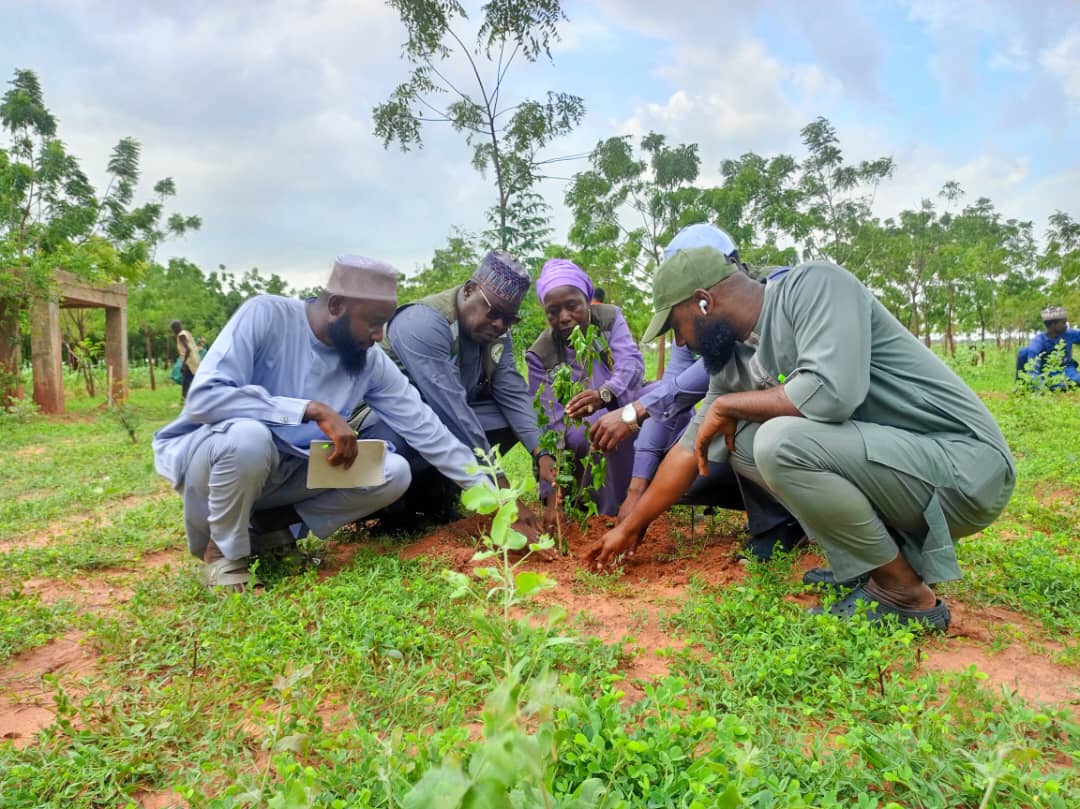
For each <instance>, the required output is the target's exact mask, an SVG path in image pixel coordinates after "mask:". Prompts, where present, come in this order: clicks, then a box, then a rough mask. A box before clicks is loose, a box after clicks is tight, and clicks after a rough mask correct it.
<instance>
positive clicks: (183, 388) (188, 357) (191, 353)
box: [169, 320, 201, 401]
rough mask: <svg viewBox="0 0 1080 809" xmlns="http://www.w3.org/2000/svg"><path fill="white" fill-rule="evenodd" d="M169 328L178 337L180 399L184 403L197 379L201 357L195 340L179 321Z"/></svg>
mask: <svg viewBox="0 0 1080 809" xmlns="http://www.w3.org/2000/svg"><path fill="white" fill-rule="evenodd" d="M169 328H171V329H172V333H173V335H174V336H175V337H176V353H177V354H178V355H179V357H180V399H181V400H182V401H184V400H187V395H188V391H189V390H191V381H192V380H193V379H194V378H195V372H196V371H198V370H199V360H200V359H201V357H200V354H199V350H198V348H197V347H196V346H195V338H194V337H192V336H191V332H189V331H188V330H187V329H185V328H184V325H183V324H182V323H181V322H180V321H179V320H174V321H173V322H172V323H170V324H169Z"/></svg>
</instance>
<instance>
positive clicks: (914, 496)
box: [714, 416, 1015, 584]
mask: <svg viewBox="0 0 1080 809" xmlns="http://www.w3.org/2000/svg"><path fill="white" fill-rule="evenodd" d="M721 443H722V439H721ZM714 446H715V445H714ZM731 460H732V464H733V465H734V467H735V469H736V471H737V472H738V473H739V474H740V475H744V476H746V477H748V478H750V479H751V480H754V481H756V482H757V483H759V484H761V485H762V486H764V487H765V488H767V489H768V490H769V491H770V492H772V494H773V495H774V496H775V497H776V499H777V500H779V501H780V502H781V503H783V504H784V505H785V506H786V507H787V509H788V510H789V511H790V512H791V513H792V514H794V515H795V516H796V517H797V518H798V520H799V522H800V523H802V525H803V527H804V528H805V529H806V531H807V533H808V534H809V535H810V536H811V537H813V538H814V539H815V540H816V541H817V543H818V544H819V545H820V547H821V548H822V550H824V552H825V555H826V556H827V557H828V559H829V563H830V565H831V566H832V568H833V570H834V572H835V573H836V578H837V579H838V580H841V581H844V580H847V579H853V578H855V577H857V576H861V575H863V574H864V573H867V572H869V571H871V570H873V569H875V568H877V567H880V566H881V565H883V564H886V563H888V562H891V561H892V560H893V559H895V558H896V555H897V553H898V552H899V553H903V554H904V557H905V558H906V559H907V560H908V562H910V563H911V566H912V567H913V568H914V569H915V571H916V572H917V573H918V574H919V575H920V576H922V578H923V580H924V581H926V582H927V583H928V584H933V583H935V582H940V581H949V580H951V579H958V578H960V567H959V565H958V564H957V561H956V552H955V547H954V542H955V540H956V539H957V538H959V537H963V536H967V535H969V534H974V533H975V532H977V531H980V530H982V529H983V528H985V527H986V526H988V525H990V523H992V522H993V521H994V520H995V519H996V518H997V517H998V515H999V514H1000V513H1001V511H1002V510H1003V509H1004V508H1005V505H1006V503H1008V501H1009V497H1010V495H1011V494H1012V490H1013V486H1014V484H1015V475H1014V473H1013V471H1012V469H1011V468H1010V465H1009V464H1008V463H1007V462H1006V460H1005V458H1004V457H1003V456H1002V455H1001V453H1000V452H999V451H998V450H996V449H995V448H994V447H992V446H991V445H989V444H986V443H984V442H981V441H978V440H976V439H974V438H970V437H968V436H963V435H953V434H950V435H941V434H938V435H920V434H917V433H912V432H908V431H906V430H900V429H897V428H895V427H886V426H883V425H880V424H871V423H868V422H859V421H846V422H841V423H824V422H817V421H811V420H810V419H805V418H798V417H788V416H785V417H781V418H775V419H771V420H769V421H767V422H765V423H763V424H751V423H743V424H740V426H739V430H738V432H737V433H736V442H735V453H734V454H733V455H732V459H731Z"/></svg>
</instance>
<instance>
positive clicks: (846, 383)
mask: <svg viewBox="0 0 1080 809" xmlns="http://www.w3.org/2000/svg"><path fill="white" fill-rule="evenodd" d="M654 298H655V307H654V308H655V310H656V314H655V316H654V317H653V320H652V322H651V323H650V324H649V329H648V330H647V332H646V338H647V339H651V338H654V337H655V336H656V335H658V334H659V333H661V332H662V331H664V330H666V329H668V328H672V329H674V331H675V340H676V342H677V343H678V344H679V345H683V344H685V345H688V346H690V348H692V349H695V350H696V351H698V352H699V353H700V354H701V355H702V357H703V358H704V360H705V364H706V366H707V368H708V369H709V371H710V372H711V374H712V377H711V380H710V389H709V395H708V397H707V398H706V401H705V403H704V404H703V408H702V410H701V411H700V412H699V413H698V415H697V416H696V417H695V419H694V422H693V423H692V424H691V427H690V428H689V429H687V431H686V433H684V434H683V437H682V439H681V442H680V447H679V448H676V449H673V450H672V451H671V452H670V453H668V455H667V457H666V458H665V459H664V462H663V464H662V465H661V467H660V470H659V472H657V475H656V479H655V480H654V481H653V484H652V486H650V487H649V489H648V491H647V492H646V493H645V495H644V496H643V497H642V499H641V501H640V502H639V504H638V508H637V509H635V512H634V514H633V515H631V518H630V519H628V520H626V521H624V522H623V523H621V524H620V525H619V526H617V527H616V528H615V529H614V530H613V531H611V532H609V533H608V534H607V535H606V536H605V537H604V539H603V541H602V542H601V543H600V544H599V545H598V546H597V547H596V548H594V549H593V551H592V556H593V558H594V559H595V560H596V561H597V562H598V563H599V564H604V563H607V562H609V561H610V560H611V559H612V558H614V557H615V556H617V555H618V554H619V553H622V552H623V551H624V550H625V548H627V547H628V546H629V545H630V544H631V542H632V540H633V532H634V530H635V529H636V527H637V523H638V522H640V521H642V520H651V519H653V518H655V516H656V515H658V514H659V513H661V512H662V511H663V510H664V509H666V508H667V507H668V505H669V504H670V503H671V502H673V501H674V499H675V497H672V496H671V493H672V492H676V493H677V492H680V491H682V489H683V488H685V486H686V484H687V483H688V482H689V481H690V480H692V479H693V476H694V474H695V470H694V467H695V465H696V466H698V467H699V469H702V468H703V467H705V466H706V464H707V463H708V461H720V460H724V459H726V458H728V457H730V459H731V463H732V465H733V466H734V467H735V470H736V471H737V472H738V473H739V474H740V475H742V476H745V477H748V478H750V479H752V480H754V481H756V482H758V483H759V484H761V485H763V486H764V487H765V488H767V489H768V490H769V491H770V492H771V493H772V494H773V495H774V496H775V497H776V498H777V499H778V500H779V501H780V502H782V503H783V504H784V505H785V506H786V507H787V508H788V510H790V511H791V513H792V514H794V515H795V516H796V517H797V518H798V519H799V521H800V522H801V523H802V524H803V526H804V527H805V528H806V529H807V531H808V532H809V533H810V535H811V536H813V537H814V538H815V539H816V540H817V542H818V544H819V545H820V547H821V548H822V550H823V551H824V552H825V554H826V556H827V557H828V559H829V561H830V563H831V566H832V572H831V573H829V574H828V575H827V576H826V575H825V572H824V571H819V572H817V578H816V581H819V582H829V583H832V584H834V585H835V584H836V583H837V582H838V581H839V582H844V581H856V582H858V581H860V580H861V582H862V583H861V584H860V585H859V586H857V587H856V588H855V589H853V590H852V591H851V592H850V593H849V594H848V595H847V596H846V597H845V598H844V599H843V600H841V601H839V602H837V603H836V604H835V605H834V606H833V607H832V608H831V611H832V612H833V613H835V614H837V615H840V616H842V617H848V616H851V615H854V614H855V613H856V611H857V607H858V605H859V604H860V603H863V604H865V605H867V606H868V610H867V613H866V614H867V617H868V618H870V619H872V620H874V619H880V618H882V617H883V616H884V615H887V614H891V615H895V616H896V617H897V618H898V619H899V620H901V621H904V622H912V623H921V624H926V625H928V626H930V627H932V628H935V629H939V630H944V629H945V628H946V627H947V626H948V624H949V620H950V616H949V610H948V608H947V607H946V606H945V604H944V602H942V601H941V599H939V598H937V597H936V595H935V593H934V591H933V590H932V589H931V588H930V587H929V586H928V585H931V584H934V583H936V582H940V581H947V580H950V579H956V578H959V576H960V569H959V565H958V564H957V561H956V553H955V548H954V542H955V539H956V538H957V537H963V536H967V535H969V534H972V533H975V532H976V531H979V530H981V529H983V528H985V527H986V526H987V525H989V524H990V523H991V522H993V521H994V520H995V519H996V518H997V516H998V515H999V514H1000V513H1001V511H1002V509H1004V507H1005V504H1006V503H1007V502H1008V500H1009V496H1010V495H1011V493H1012V489H1013V486H1014V484H1015V475H1016V472H1015V467H1014V464H1013V460H1012V455H1011V454H1010V452H1009V447H1008V445H1007V444H1006V442H1005V438H1004V437H1003V436H1002V434H1001V430H1000V429H998V426H997V424H996V423H995V422H994V420H993V417H992V416H991V415H990V413H989V411H988V410H987V409H986V407H985V405H983V403H982V402H981V401H980V400H979V398H978V396H976V395H975V394H974V393H973V392H972V391H971V389H970V388H968V387H967V386H966V385H965V384H964V383H963V382H962V381H961V380H960V379H959V377H957V376H956V375H955V374H954V373H953V372H952V371H950V370H949V369H948V368H947V367H946V366H945V364H944V363H942V362H941V360H939V359H938V358H937V357H936V356H935V355H934V354H933V353H932V352H931V351H930V350H929V349H928V348H926V347H925V346H924V345H923V344H922V343H921V342H919V340H917V339H916V338H915V337H914V336H912V335H911V333H910V332H908V331H907V329H905V328H904V327H903V326H902V325H901V324H900V323H899V322H898V321H897V320H896V319H895V318H894V317H893V316H892V315H890V314H889V312H888V311H887V310H886V309H885V308H884V307H883V306H882V305H881V303H880V302H879V301H878V300H877V299H876V298H875V297H874V296H873V295H872V294H871V293H870V292H869V290H867V289H866V287H864V286H863V285H862V284H861V283H860V282H859V281H858V279H856V278H855V277H854V276H853V275H851V273H849V272H847V271H846V270H844V269H842V268H840V267H838V266H836V265H835V264H830V263H827V262H810V263H807V264H801V265H799V266H798V267H795V268H794V269H792V270H790V271H788V272H785V273H782V274H778V275H774V276H772V277H771V278H770V280H769V282H768V283H767V284H766V285H764V286H762V285H761V284H759V283H757V282H756V281H754V280H752V279H751V278H749V277H747V276H746V275H744V274H742V273H738V272H736V271H735V270H734V269H733V268H732V266H731V263H730V262H729V261H728V260H727V257H726V256H724V255H723V253H721V252H720V251H718V250H714V249H711V248H707V247H702V248H696V249H692V250H684V251H682V252H680V253H678V254H676V255H675V256H673V257H672V258H670V259H668V260H667V261H665V262H664V264H663V265H661V267H660V268H659V270H658V271H657V274H656V278H655V281H654ZM739 343H749V344H751V345H753V346H755V351H754V353H753V355H752V356H751V357H750V359H749V362H748V364H747V367H746V369H745V373H740V374H738V375H734V376H733V375H731V374H730V373H726V372H725V370H726V369H727V367H728V360H729V359H731V358H732V357H733V356H734V355H735V353H736V351H737V346H738V344H739Z"/></svg>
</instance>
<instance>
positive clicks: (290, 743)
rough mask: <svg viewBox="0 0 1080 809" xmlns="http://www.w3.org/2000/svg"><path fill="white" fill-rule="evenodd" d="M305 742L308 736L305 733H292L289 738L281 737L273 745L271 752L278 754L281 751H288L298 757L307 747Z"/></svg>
mask: <svg viewBox="0 0 1080 809" xmlns="http://www.w3.org/2000/svg"><path fill="white" fill-rule="evenodd" d="M307 741H308V735H307V734H306V733H293V734H290V735H289V736H283V737H282V738H280V739H278V740H277V742H275V743H274V749H273V752H275V753H280V752H281V751H282V750H289V751H291V752H293V753H296V754H298V755H299V754H301V753H303V752H304V748H306V747H307Z"/></svg>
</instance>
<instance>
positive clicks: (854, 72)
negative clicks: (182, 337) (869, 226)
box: [0, 0, 1080, 286]
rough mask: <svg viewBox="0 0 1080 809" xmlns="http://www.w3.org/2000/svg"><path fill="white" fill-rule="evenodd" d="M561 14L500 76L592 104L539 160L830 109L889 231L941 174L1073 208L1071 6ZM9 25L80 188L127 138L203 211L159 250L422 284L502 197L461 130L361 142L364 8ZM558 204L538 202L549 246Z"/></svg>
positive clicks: (317, 275) (197, 5) (711, 149)
mask: <svg viewBox="0 0 1080 809" xmlns="http://www.w3.org/2000/svg"><path fill="white" fill-rule="evenodd" d="M477 5H478V4H477ZM565 8H566V11H567V15H568V16H569V21H568V22H567V23H566V24H565V25H564V26H563V27H562V29H561V31H562V41H561V42H560V44H559V45H558V47H557V48H556V49H554V51H553V57H554V62H553V64H551V63H546V62H544V63H540V64H537V65H532V66H527V65H526V66H523V67H522V68H521V69H520V70H517V72H516V73H512V74H511V76H510V78H509V80H508V81H509V86H508V90H509V91H511V92H513V93H514V94H515V95H519V96H532V97H536V96H537V95H539V94H542V93H543V92H544V91H546V90H547V89H555V90H561V91H566V92H572V93H576V94H578V95H580V96H582V97H583V98H584V100H585V104H586V107H587V109H588V113H587V117H586V119H585V121H584V123H583V125H582V127H581V128H580V130H578V131H577V132H576V133H574V134H573V135H572V136H570V137H568V138H567V139H565V140H564V141H562V142H560V143H556V144H553V147H552V154H572V153H577V152H587V151H588V150H589V149H590V148H591V147H592V146H593V145H594V144H595V143H596V142H597V141H598V140H599V139H601V138H605V137H608V136H610V135H613V134H635V135H637V134H644V133H647V132H649V131H650V130H654V131H658V132H662V133H664V134H666V135H667V136H668V138H669V140H670V141H671V142H674V143H680V142H693V143H698V144H699V145H700V154H701V157H702V169H703V175H704V179H706V180H708V179H709V178H710V177H715V175H716V173H717V169H718V166H719V164H720V161H721V160H723V159H724V158H727V157H736V156H738V155H740V154H742V153H744V152H746V151H750V150H753V151H756V152H758V153H759V154H763V155H772V154H776V153H778V152H787V153H792V154H795V155H797V156H800V155H801V153H802V152H801V148H800V142H799V135H798V132H799V129H800V128H801V127H802V126H803V125H804V124H806V123H808V122H809V121H811V120H813V119H814V118H815V117H817V116H818V115H824V116H826V117H827V118H829V119H830V120H831V121H832V122H833V124H834V125H835V126H836V127H837V129H838V132H839V135H840V139H841V145H842V147H843V148H844V150H845V153H846V155H847V157H848V158H849V159H863V158H873V157H877V156H880V155H889V156H891V157H893V158H894V159H895V161H896V163H897V166H898V170H897V172H896V176H895V178H894V179H893V180H891V181H890V182H888V183H887V184H886V185H885V186H884V187H883V188H882V190H881V191H880V193H879V195H878V199H877V209H878V213H880V214H882V215H889V214H892V213H895V212H896V211H898V210H900V209H902V208H905V207H913V206H916V205H918V203H919V200H920V199H921V198H922V197H932V196H934V195H935V194H936V192H937V190H938V189H939V188H940V187H941V185H942V184H943V183H944V182H945V181H947V180H952V179H955V180H958V181H959V182H960V183H961V184H962V186H963V187H964V189H965V191H966V192H967V198H968V199H974V198H975V197H977V196H979V195H986V196H989V197H990V198H991V199H992V200H993V201H994V202H995V203H996V204H997V206H998V208H999V209H1000V210H1002V211H1003V212H1004V213H1005V214H1006V215H1007V216H1012V217H1018V218H1023V219H1033V220H1034V221H1035V223H1036V227H1037V229H1038V230H1039V231H1040V232H1041V231H1042V229H1043V227H1044V226H1045V222H1046V217H1047V216H1048V215H1049V214H1050V213H1052V212H1053V211H1054V210H1055V209H1063V210H1067V211H1069V212H1071V213H1072V214H1073V215H1074V216H1080V128H1078V126H1077V125H1078V123H1080V2H1077V0H1059V1H1058V2H1050V0H1028V2H1024V3H1018V2H1013V1H1010V0H981V1H980V0H865V1H864V2H856V0H816V1H815V2H805V0H759V1H758V2H754V1H753V0H750V1H749V2H747V0H739V1H738V2H736V1H735V0H709V2H705V0H664V2H656V0H593V2H579V0H567V2H566V3H565ZM0 21H2V22H0V79H4V80H6V79H7V78H9V77H10V76H11V75H12V72H13V71H14V70H15V69H16V68H30V69H32V70H34V71H36V72H37V73H38V75H39V77H40V78H41V81H42V84H43V86H44V90H45V94H46V102H47V103H48V105H49V106H50V108H51V109H52V111H53V112H54V113H55V114H56V115H57V116H58V117H59V119H60V133H61V136H62V138H63V139H64V140H65V141H66V142H67V143H68V145H69V146H70V147H71V148H72V149H73V150H74V151H75V153H76V154H77V155H79V157H80V159H81V161H82V164H83V166H84V168H85V169H86V170H87V171H88V172H89V173H90V174H91V176H92V177H94V178H95V179H97V180H99V181H100V178H101V177H102V176H103V170H104V165H105V162H106V160H107V158H108V153H109V151H110V149H111V148H112V146H113V145H114V144H115V143H116V141H117V140H118V139H119V138H120V137H123V136H126V135H131V136H134V137H135V138H137V139H138V140H140V141H141V142H142V144H143V150H144V151H143V168H144V180H145V182H144V187H145V189H149V186H150V185H151V184H152V183H153V182H154V181H155V180H156V179H159V178H160V177H163V176H171V177H173V178H174V179H175V181H176V184H177V187H178V189H179V194H178V196H177V198H176V200H175V207H176V209H177V210H180V211H182V212H184V213H197V214H199V215H200V216H202V218H203V222H204V225H203V229H202V231H201V232H199V233H197V234H194V235H192V236H190V237H188V238H186V239H184V240H183V241H181V242H177V243H173V244H171V245H169V248H168V250H167V251H163V254H165V255H170V254H171V255H184V256H186V257H188V258H190V259H192V260H193V261H196V262H197V263H199V264H200V265H202V266H203V267H205V268H208V269H212V268H215V267H217V265H219V264H224V265H226V266H227V267H228V268H229V269H230V270H234V271H242V270H245V269H247V268H249V267H252V266H257V267H259V268H260V269H262V270H266V271H275V272H278V273H280V274H282V275H284V276H285V277H286V278H287V279H288V280H289V281H290V282H292V283H293V284H295V285H297V286H307V285H310V284H315V283H319V282H321V280H322V279H323V278H324V276H325V273H326V270H327V268H328V266H329V262H330V261H331V259H332V257H333V256H334V255H335V254H337V253H341V252H361V253H365V254H369V255H374V256H378V257H381V258H384V259H386V260H389V261H390V262H392V263H394V264H395V265H397V266H398V267H400V268H401V269H403V270H405V271H406V272H412V271H414V270H415V269H416V268H417V267H418V266H419V265H420V264H422V263H424V262H425V261H427V260H428V259H429V258H430V256H431V254H432V251H433V250H434V249H435V248H436V247H439V246H441V245H442V244H444V243H445V240H446V237H447V235H448V234H449V233H450V231H451V228H452V227H454V226H460V227H463V228H465V229H467V230H472V231H478V230H480V229H482V228H483V227H484V211H485V209H486V208H487V207H488V206H489V205H490V204H491V202H492V198H493V192H492V191H491V189H490V187H489V185H488V184H487V183H486V182H485V181H484V179H483V178H481V177H480V176H479V175H478V174H477V173H476V172H475V171H473V169H472V168H471V167H470V165H469V153H468V150H467V148H466V147H465V145H464V144H463V143H462V142H461V141H460V139H458V138H457V136H455V135H453V133H450V132H448V131H445V130H440V129H437V128H436V129H429V130H427V131H426V133H425V141H426V143H425V148H424V149H423V150H422V151H418V152H410V153H408V154H402V153H401V152H400V151H398V150H397V149H395V148H391V149H390V150H384V149H383V147H382V144H381V143H380V142H379V141H378V140H377V139H376V138H375V137H374V135H373V134H372V122H371V108H372V106H373V105H375V104H377V103H378V102H380V101H382V100H384V99H385V97H386V95H387V94H388V93H389V92H390V91H391V90H392V89H393V87H394V86H395V85H396V84H397V83H398V82H399V81H401V80H402V79H403V78H404V77H405V76H406V75H407V72H408V67H407V65H406V64H405V63H404V62H403V61H402V60H401V58H400V45H401V43H402V41H403V40H404V31H403V29H402V27H401V24H400V22H399V21H398V19H397V17H396V15H395V13H394V12H393V11H392V10H391V9H389V8H387V7H386V6H385V5H384V4H383V3H382V2H380V1H379V0H324V1H323V2H318V1H317V0H283V1H280V2H272V1H270V0H263V2H242V0H229V2H225V3H223V2H204V0H188V2H184V3H173V2H161V1H160V0H150V2H145V0H144V1H143V2H122V1H121V0H114V2H95V0H50V1H46V0H37V1H36V2H29V1H26V2H24V1H23V0H0ZM578 168H583V166H582V165H580V164H578V165H575V164H563V165H562V166H561V167H560V170H561V171H563V172H564V173H565V174H566V175H567V176H569V174H570V173H572V172H573V171H574V170H576V169H578ZM564 187H565V182H562V181H559V180H550V181H547V183H546V184H545V186H544V188H543V191H544V193H545V195H546V197H547V198H548V199H549V201H550V202H552V204H553V205H555V207H556V211H555V220H554V225H555V227H556V232H555V237H556V238H561V237H563V236H564V235H565V230H566V222H567V220H566V216H565V212H564V211H563V210H562V209H561V208H562V206H561V200H562V195H563V191H564ZM159 255H161V254H159Z"/></svg>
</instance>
